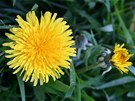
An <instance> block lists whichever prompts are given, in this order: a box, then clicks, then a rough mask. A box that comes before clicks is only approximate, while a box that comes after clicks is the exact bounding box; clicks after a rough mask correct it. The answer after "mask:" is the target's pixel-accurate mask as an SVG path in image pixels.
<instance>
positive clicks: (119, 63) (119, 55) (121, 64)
mask: <svg viewBox="0 0 135 101" xmlns="http://www.w3.org/2000/svg"><path fill="white" fill-rule="evenodd" d="M123 46H124V44H122V45H120V44H116V45H115V47H114V51H113V53H114V54H113V56H112V58H111V60H110V61H111V62H112V63H113V65H114V66H115V67H116V68H117V69H118V70H119V71H120V72H121V73H123V72H124V73H127V72H128V67H129V66H131V65H132V62H128V60H129V59H130V57H131V56H132V55H133V54H129V53H128V51H127V49H126V48H123Z"/></svg>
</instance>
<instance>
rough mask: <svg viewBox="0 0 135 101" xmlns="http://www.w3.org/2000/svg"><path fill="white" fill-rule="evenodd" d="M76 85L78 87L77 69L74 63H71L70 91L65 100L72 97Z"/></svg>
mask: <svg viewBox="0 0 135 101" xmlns="http://www.w3.org/2000/svg"><path fill="white" fill-rule="evenodd" d="M75 85H76V75H75V69H74V65H73V62H71V68H70V87H69V89H68V91H67V92H66V94H65V97H64V98H63V101H64V99H66V98H69V97H71V95H72V93H73V91H74V89H75Z"/></svg>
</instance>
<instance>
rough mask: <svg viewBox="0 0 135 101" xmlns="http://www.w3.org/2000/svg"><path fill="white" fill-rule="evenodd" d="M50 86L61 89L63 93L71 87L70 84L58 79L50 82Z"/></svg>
mask: <svg viewBox="0 0 135 101" xmlns="http://www.w3.org/2000/svg"><path fill="white" fill-rule="evenodd" d="M48 86H49V87H51V88H53V89H55V90H57V91H61V92H63V93H66V92H67V91H68V89H69V86H68V85H66V84H64V83H63V82H61V81H59V80H56V81H55V82H51V83H49V84H48Z"/></svg>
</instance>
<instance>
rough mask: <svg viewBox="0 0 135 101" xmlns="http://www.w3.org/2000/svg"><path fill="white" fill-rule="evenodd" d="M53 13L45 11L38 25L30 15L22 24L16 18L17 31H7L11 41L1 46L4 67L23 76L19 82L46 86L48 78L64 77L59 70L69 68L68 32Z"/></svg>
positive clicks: (14, 28) (69, 31)
mask: <svg viewBox="0 0 135 101" xmlns="http://www.w3.org/2000/svg"><path fill="white" fill-rule="evenodd" d="M56 16H57V13H54V14H52V13H50V12H49V11H47V12H46V13H45V14H44V15H41V18H40V22H39V20H38V18H37V16H36V14H35V12H34V11H30V12H28V13H27V14H26V20H23V19H22V17H21V16H19V15H18V16H17V18H16V21H17V22H18V24H19V27H13V28H11V29H10V32H11V33H6V36H7V37H8V38H9V39H10V40H11V41H10V42H7V43H4V44H3V46H6V47H9V49H7V50H5V52H6V57H7V58H10V61H9V62H8V63H7V65H9V68H12V69H13V70H14V72H13V73H14V74H16V73H20V75H23V81H26V82H27V81H28V80H30V82H33V83H34V86H36V85H37V83H38V82H40V85H43V83H44V82H46V83H47V82H48V81H49V78H50V77H52V78H53V80H56V79H58V78H59V77H60V74H62V75H63V74H64V72H63V71H62V67H63V68H70V61H71V58H70V57H71V56H75V54H76V51H75V48H73V47H72V46H73V44H74V41H73V40H72V38H73V37H72V36H71V34H72V30H71V29H69V27H70V26H69V25H67V24H66V21H63V18H56Z"/></svg>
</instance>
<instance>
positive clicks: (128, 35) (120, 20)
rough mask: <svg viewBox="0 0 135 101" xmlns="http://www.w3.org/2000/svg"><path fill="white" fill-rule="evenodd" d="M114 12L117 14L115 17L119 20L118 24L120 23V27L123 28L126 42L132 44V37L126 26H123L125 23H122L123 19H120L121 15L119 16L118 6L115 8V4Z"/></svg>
mask: <svg viewBox="0 0 135 101" xmlns="http://www.w3.org/2000/svg"><path fill="white" fill-rule="evenodd" d="M115 12H116V15H117V17H118V20H119V22H120V25H121V27H122V30H123V32H124V35H125V38H126V41H127V44H132V45H133V44H134V42H133V39H132V37H131V35H130V33H129V31H128V29H127V28H126V26H125V24H124V22H123V20H122V18H121V16H120V12H119V10H118V8H117V6H116V5H115Z"/></svg>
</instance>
